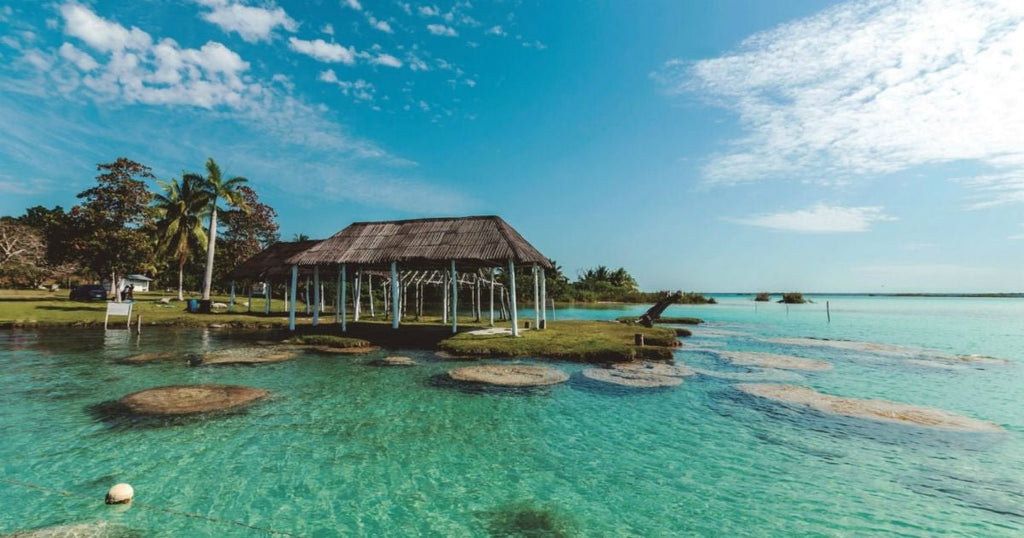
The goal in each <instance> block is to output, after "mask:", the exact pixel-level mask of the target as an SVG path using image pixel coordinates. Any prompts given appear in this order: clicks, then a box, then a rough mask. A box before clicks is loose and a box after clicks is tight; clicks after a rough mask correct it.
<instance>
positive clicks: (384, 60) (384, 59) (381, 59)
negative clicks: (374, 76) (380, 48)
mask: <svg viewBox="0 0 1024 538" xmlns="http://www.w3.org/2000/svg"><path fill="white" fill-rule="evenodd" d="M370 63H372V64H374V65H383V66H385V67H394V68H396V69H397V68H399V67H402V61H401V60H399V59H398V58H395V57H394V56H392V55H390V54H380V55H378V56H377V57H376V58H374V59H373V60H371V62H370Z"/></svg>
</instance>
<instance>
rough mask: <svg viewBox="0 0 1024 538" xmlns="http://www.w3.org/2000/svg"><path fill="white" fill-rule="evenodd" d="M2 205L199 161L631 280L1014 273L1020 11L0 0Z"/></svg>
mask: <svg viewBox="0 0 1024 538" xmlns="http://www.w3.org/2000/svg"><path fill="white" fill-rule="evenodd" d="M0 118H3V128H2V129H0V161H2V162H3V163H4V166H2V167H0V195H2V196H0V214H7V215H18V214H21V213H22V212H23V211H24V209H25V208H26V207H29V206H32V205H37V204H43V205H46V206H53V205H57V204H60V205H63V206H64V207H69V206H71V205H73V204H74V203H75V202H76V199H75V197H74V195H75V193H77V192H79V191H81V190H84V189H86V188H88V187H89V186H90V185H91V184H92V183H93V182H94V178H95V165H96V164H97V163H100V162H110V161H113V160H114V159H115V158H117V157H118V156H126V157H129V158H132V159H135V160H137V161H140V162H142V163H144V164H147V165H149V166H151V167H152V168H153V169H154V171H155V173H156V174H157V175H158V176H160V177H163V178H169V177H177V176H179V175H180V174H181V173H182V172H183V171H202V166H203V163H204V162H205V160H206V158H207V157H214V158H215V159H216V160H217V161H218V162H219V163H220V164H221V167H222V168H223V169H225V172H226V173H228V174H231V175H242V176H245V177H247V178H249V179H250V181H251V182H252V185H253V186H254V188H256V190H257V192H258V193H259V194H260V196H261V197H262V198H263V200H264V201H265V202H267V203H269V204H270V205H272V206H273V207H274V208H275V209H276V210H277V211H278V213H279V221H280V224H281V228H282V235H283V237H284V238H285V239H288V238H290V237H292V236H293V235H294V234H297V233H304V234H307V235H310V236H312V237H326V236H328V235H330V234H332V233H334V232H336V231H338V230H340V229H341V228H343V227H345V226H346V225H348V224H349V223H350V222H353V221H360V220H384V219H396V218H416V217H428V216H439V215H470V214H497V215H501V216H502V217H503V218H505V220H507V221H508V222H509V223H511V224H512V225H513V226H515V227H516V228H517V229H518V230H520V232H521V233H522V234H523V235H524V236H525V237H526V238H527V239H528V240H529V241H530V242H532V243H533V244H534V245H535V246H536V247H538V248H539V249H540V250H541V251H542V252H544V253H545V254H547V255H548V256H550V257H552V258H555V259H556V260H557V261H558V262H559V263H560V264H561V265H562V266H563V267H564V269H565V271H566V273H567V274H569V275H570V276H573V275H574V274H575V273H576V272H577V271H578V270H582V269H585V268H588V267H593V266H595V265H598V264H604V265H609V266H616V267H617V266H624V267H626V268H627V269H628V270H629V271H630V272H631V273H632V274H634V276H636V278H637V280H638V281H639V282H640V284H641V287H643V288H644V289H651V290H653V289H686V290H697V291H705V292H713V291H759V290H772V291H776V290H780V291H781V290H800V291H805V292H811V291H824V292H828V291H864V292H901V291H917V292H950V291H967V292H971V291H973V292H977V291H995V292H1008V291H1018V292H1019V291H1024V270H1022V267H1024V211H1022V208H1024V4H1022V3H1020V2H1017V1H1016V0H1007V1H979V0H969V1H957V0H943V1H927V0H907V1H895V2H891V1H886V2H873V1H868V2H860V1H855V2H838V3H837V2H822V1H811V0H807V1H799V2H796V1H793V2H762V1H716V2H697V1H694V2H679V1H675V0H671V1H664V2H661V1H653V0H652V1H644V2H597V3H595V2H583V1H580V2H571V1H559V2H543V3H536V2H526V1H506V2H486V3H485V2H478V1H463V2H455V3H452V2H415V1H409V2H402V1H400V2H391V1H387V2H370V1H368V0H367V1H356V0H347V1H345V0H322V1H319V2H316V1H303V2H298V1H296V2H287V1H284V0H278V1H269V0H267V1H264V0H196V1H194V2H187V1H180V2H179V1H176V0H149V1H145V0H140V1H138V2H120V1H94V2H90V1H80V2H67V1H54V2H36V1H29V0H25V1H17V2H13V3H11V2H8V3H3V2H0Z"/></svg>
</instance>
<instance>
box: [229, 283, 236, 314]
mask: <svg viewBox="0 0 1024 538" xmlns="http://www.w3.org/2000/svg"><path fill="white" fill-rule="evenodd" d="M234 312H235V281H234V280H232V281H231V296H230V297H228V313H229V314H233V313H234Z"/></svg>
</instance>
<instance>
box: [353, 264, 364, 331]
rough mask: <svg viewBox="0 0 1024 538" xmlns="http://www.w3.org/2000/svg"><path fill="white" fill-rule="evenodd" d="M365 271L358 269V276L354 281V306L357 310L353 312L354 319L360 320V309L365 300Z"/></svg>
mask: <svg viewBox="0 0 1024 538" xmlns="http://www.w3.org/2000/svg"><path fill="white" fill-rule="evenodd" d="M362 287H363V272H362V271H356V278H355V280H353V281H352V305H353V306H352V307H353V308H354V309H355V312H354V313H353V314H352V321H359V311H360V310H361V307H362V302H363V290H362Z"/></svg>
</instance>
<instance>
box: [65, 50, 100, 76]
mask: <svg viewBox="0 0 1024 538" xmlns="http://www.w3.org/2000/svg"><path fill="white" fill-rule="evenodd" d="M57 52H58V53H59V54H60V56H61V58H64V59H65V60H68V61H70V62H72V63H74V64H75V65H76V66H78V68H79V69H81V70H82V71H92V70H93V69H96V68H98V67H99V66H100V64H98V63H96V60H95V59H94V58H93V57H92V56H89V54H88V53H86V52H84V51H82V50H81V49H79V48H78V47H76V46H74V45H72V44H71V43H64V44H63V45H61V46H60V49H59V50H58V51H57Z"/></svg>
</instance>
